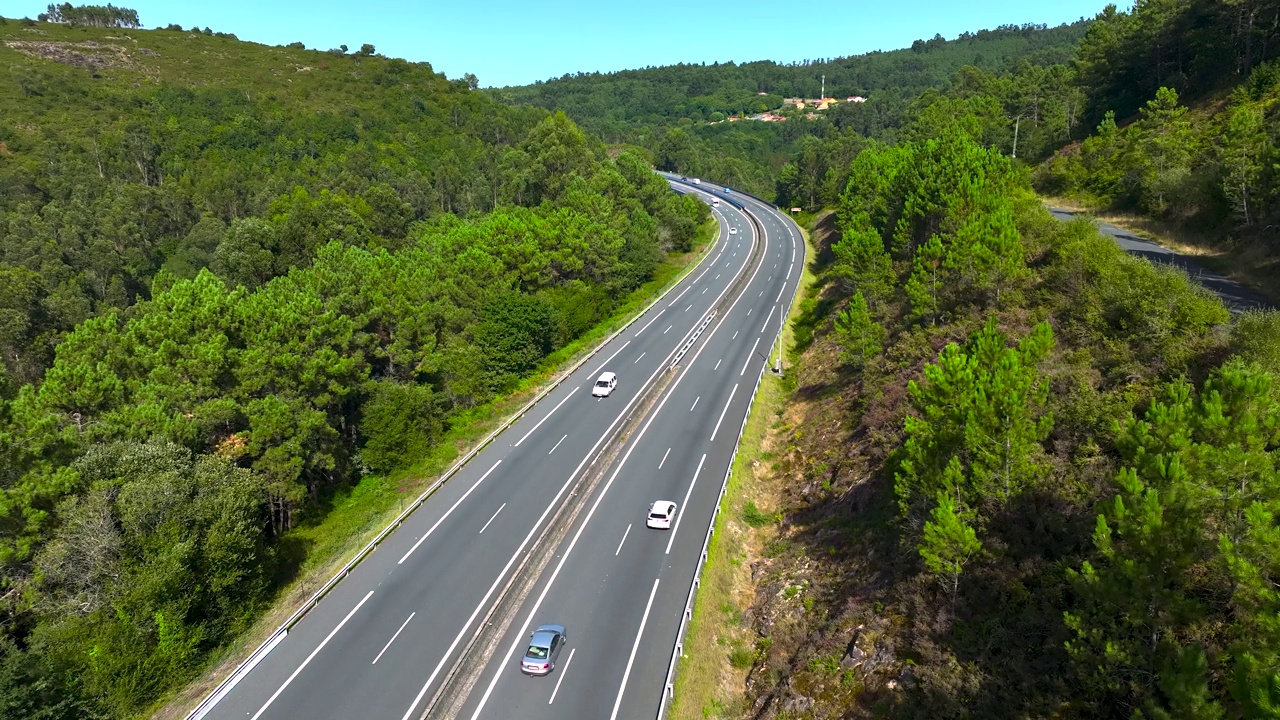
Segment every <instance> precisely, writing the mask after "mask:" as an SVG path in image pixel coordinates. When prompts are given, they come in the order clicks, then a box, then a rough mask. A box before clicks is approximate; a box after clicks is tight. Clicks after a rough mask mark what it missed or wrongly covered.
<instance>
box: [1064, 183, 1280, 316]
mask: <svg viewBox="0 0 1280 720" xmlns="http://www.w3.org/2000/svg"><path fill="white" fill-rule="evenodd" d="M1049 213H1050V214H1051V215H1053V216H1054V217H1055V218H1057V219H1059V220H1062V221H1070V220H1074V219H1075V218H1077V217H1089V216H1088V215H1084V214H1081V213H1077V212H1075V211H1073V210H1064V209H1062V208H1056V207H1050V208H1049ZM1094 224H1095V225H1097V227H1098V231H1099V232H1101V233H1102V234H1103V235H1106V236H1108V237H1110V238H1111V239H1112V240H1115V242H1116V244H1117V245H1119V246H1120V248H1121V249H1122V250H1124V251H1125V252H1127V253H1129V254H1130V255H1137V256H1139V257H1144V258H1146V259H1148V260H1150V261H1151V262H1153V263H1163V264H1165V265H1172V266H1174V267H1178V268H1181V269H1183V270H1185V271H1186V272H1187V274H1188V275H1190V276H1191V278H1192V279H1193V280H1195V281H1196V282H1198V283H1200V284H1201V285H1203V286H1204V287H1205V288H1207V289H1208V290H1209V291H1210V292H1212V293H1213V294H1215V295H1217V296H1218V297H1220V298H1222V302H1223V304H1225V305H1226V306H1227V309H1228V310H1230V311H1232V312H1241V311H1244V310H1270V309H1272V304H1271V301H1270V300H1268V299H1267V298H1266V297H1265V296H1264V295H1263V294H1262V293H1259V292H1257V291H1255V290H1252V289H1250V288H1248V287H1245V286H1244V285H1241V284H1240V283H1238V282H1236V281H1235V280H1231V279H1230V278H1225V277H1222V276H1221V275H1218V274H1217V273H1214V272H1212V271H1210V270H1209V269H1208V268H1206V267H1205V266H1203V265H1201V264H1200V263H1199V262H1197V261H1196V259H1195V258H1193V257H1189V256H1187V255H1181V254H1179V253H1176V252H1174V251H1172V250H1170V249H1169V248H1167V247H1164V246H1163V245H1157V244H1156V243H1154V242H1151V241H1150V240H1147V239H1145V238H1141V237H1138V236H1137V235H1134V234H1133V233H1131V232H1129V231H1128V230H1125V229H1123V228H1119V227H1116V226H1115V225H1112V224H1111V223H1105V222H1100V221H1098V220H1094Z"/></svg>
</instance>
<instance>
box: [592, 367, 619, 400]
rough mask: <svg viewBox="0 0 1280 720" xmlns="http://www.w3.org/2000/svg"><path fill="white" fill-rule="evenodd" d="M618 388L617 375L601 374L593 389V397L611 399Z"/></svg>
mask: <svg viewBox="0 0 1280 720" xmlns="http://www.w3.org/2000/svg"><path fill="white" fill-rule="evenodd" d="M616 387H618V376H617V375H615V374H613V373H611V372H603V373H600V377H599V378H597V379H596V384H595V385H594V386H593V387H592V388H591V397H598V398H603V397H609V396H610V395H612V394H613V389H614V388H616Z"/></svg>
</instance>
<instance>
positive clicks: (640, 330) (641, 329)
mask: <svg viewBox="0 0 1280 720" xmlns="http://www.w3.org/2000/svg"><path fill="white" fill-rule="evenodd" d="M666 311H667V309H666V308H662V309H661V310H659V311H658V314H657V315H654V316H653V317H652V318H649V322H647V323H645V324H644V327H642V328H640V329H639V330H638V331H637V332H636V334H635V335H632V336H631V337H640V333H642V332H644V331H645V330H648V329H649V326H650V325H652V324H654V323H655V322H657V321H658V318H659V317H662V313H664V312H666ZM610 359H612V358H610Z"/></svg>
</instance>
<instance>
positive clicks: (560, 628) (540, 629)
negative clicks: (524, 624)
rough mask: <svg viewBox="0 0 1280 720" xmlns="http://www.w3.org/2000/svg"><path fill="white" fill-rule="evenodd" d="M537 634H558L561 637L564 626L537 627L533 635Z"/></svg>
mask: <svg viewBox="0 0 1280 720" xmlns="http://www.w3.org/2000/svg"><path fill="white" fill-rule="evenodd" d="M538 633H559V634H561V635H563V634H564V626H563V625H539V626H538V629H537V630H534V631H533V634H534V635H537V634H538Z"/></svg>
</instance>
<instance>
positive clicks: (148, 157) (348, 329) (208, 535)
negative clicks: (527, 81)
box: [0, 7, 707, 718]
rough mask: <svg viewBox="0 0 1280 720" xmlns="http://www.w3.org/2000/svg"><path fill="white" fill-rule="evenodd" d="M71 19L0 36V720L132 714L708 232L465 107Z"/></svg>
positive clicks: (630, 176) (356, 59)
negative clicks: (344, 508)
mask: <svg viewBox="0 0 1280 720" xmlns="http://www.w3.org/2000/svg"><path fill="white" fill-rule="evenodd" d="M91 10H92V8H91ZM98 10H103V12H107V11H106V10H104V9H101V8H99V9H98ZM112 10H117V11H119V10H121V9H116V8H112ZM54 11H58V12H57V13H56V14H55V12H54ZM95 12H96V11H95ZM77 13H79V14H77ZM101 14H102V13H98V14H97V15H95V14H94V13H93V12H88V11H87V10H83V9H80V10H76V11H75V12H72V11H63V10H59V9H58V8H57V7H51V13H50V16H49V17H48V18H47V19H48V20H50V22H35V21H29V20H26V21H20V20H12V19H6V20H0V59H2V60H3V62H4V63H5V65H6V66H8V67H9V68H10V72H8V73H5V74H3V75H2V76H0V278H2V280H0V355H2V359H3V364H2V365H0V370H2V372H0V458H2V459H3V462H2V463H0V599H2V602H0V716H2V717H5V718H24V717H40V718H85V717H131V716H136V715H138V714H139V713H142V712H144V711H145V710H146V709H147V708H148V706H149V705H150V704H152V703H153V702H154V701H155V700H156V699H157V698H160V697H162V696H163V695H164V694H165V693H166V692H168V691H169V690H171V689H172V688H173V687H174V686H175V685H178V684H180V683H182V682H184V681H186V680H188V679H189V678H191V677H192V675H193V673H195V672H196V671H198V670H199V669H200V668H201V666H202V664H203V662H204V661H205V659H206V657H207V656H208V653H209V652H210V651H211V650H214V649H216V648H219V647H221V646H222V645H223V644H224V643H226V642H228V641H229V640H230V639H232V638H234V637H235V636H236V634H237V633H239V632H241V631H243V630H244V629H245V628H247V627H248V626H249V624H250V623H251V622H252V621H253V620H254V619H255V618H256V617H257V615H258V613H259V612H261V611H262V609H263V608H264V607H265V605H266V604H267V603H268V602H269V601H270V600H271V598H272V597H273V596H274V594H275V593H276V592H277V591H278V590H279V589H280V587H281V583H282V582H285V581H287V580H288V578H289V577H291V574H292V572H293V571H294V570H295V569H296V567H297V564H298V563H299V562H300V561H301V560H300V558H299V557H297V555H298V552H297V551H296V550H294V551H291V552H290V553H284V552H282V551H281V550H280V545H281V542H282V541H283V540H286V539H287V538H288V537H289V533H290V532H291V529H292V528H296V527H298V526H299V525H300V524H305V523H308V522H314V521H317V520H318V519H321V518H322V517H323V515H324V513H325V512H326V508H327V507H329V505H328V503H329V501H330V499H331V498H332V497H333V496H334V494H335V493H337V492H340V491H344V489H347V488H350V487H351V486H352V485H353V484H355V483H357V482H358V481H360V480H361V479H362V478H365V477H368V476H376V475H385V474H387V473H390V472H393V471H396V470H398V469H401V468H404V467H406V466H410V465H412V464H414V463H415V462H417V461H419V460H420V459H421V458H422V457H423V456H424V455H425V454H426V453H427V452H428V451H430V450H431V448H432V446H433V444H435V443H437V442H438V441H439V440H440V439H441V438H442V437H443V436H444V435H445V433H447V432H448V431H449V429H450V427H451V424H452V423H453V422H455V419H456V418H459V417H463V418H464V420H465V417H466V416H465V413H467V412H468V410H469V409H470V408H474V407H475V406H477V405H478V404H482V403H485V402H487V401H489V400H490V399H491V398H494V397H495V396H497V395H499V394H501V393H504V392H506V391H508V390H509V389H511V388H512V387H514V386H515V385H516V384H517V383H518V382H519V381H520V379H521V378H523V377H526V376H528V375H529V374H530V373H531V371H533V370H535V369H537V368H538V367H539V364H540V362H541V361H542V360H543V358H545V357H546V356H548V355H549V354H551V353H552V352H554V351H555V350H556V349H557V348H561V347H564V346H565V345H566V344H567V343H568V342H570V341H571V340H573V339H574V338H576V337H578V336H579V335H581V334H582V333H583V332H584V331H586V330H588V329H589V328H591V327H593V326H595V325H596V324H597V323H599V322H601V321H602V320H604V319H606V318H607V317H608V316H609V314H610V313H611V312H612V310H613V308H614V307H615V306H616V305H617V304H618V303H620V302H621V301H622V300H624V299H625V298H626V297H627V296H628V293H630V292H631V291H633V290H636V289H637V288H639V287H640V286H641V285H643V284H644V283H646V282H647V281H648V280H650V278H652V277H653V276H654V273H655V270H656V269H657V268H658V267H659V265H660V264H661V263H663V262H664V260H665V258H666V254H667V253H668V252H672V251H674V252H685V251H687V250H689V249H690V247H691V245H692V243H693V242H694V239H695V235H696V233H697V231H698V227H699V225H700V224H701V223H702V222H704V220H705V219H706V216H707V211H706V208H705V206H704V205H702V204H701V203H696V202H694V201H693V200H692V199H691V198H681V197H680V196H677V195H675V194H674V193H671V192H670V191H669V189H668V187H667V185H666V183H665V182H664V181H662V180H661V179H660V178H659V177H658V176H656V175H654V174H653V173H652V172H651V170H650V168H649V162H648V160H647V158H643V157H641V156H638V155H637V154H635V153H633V152H621V153H614V154H612V155H611V154H608V153H606V151H605V146H604V145H603V143H602V142H601V141H600V140H598V139H596V138H593V137H591V136H588V135H586V134H584V133H583V132H582V131H581V130H580V129H578V127H577V126H576V125H575V124H574V123H573V122H572V121H571V120H569V119H568V118H567V117H566V116H565V115H564V114H562V113H557V114H551V113H548V112H546V111H543V110H539V109H533V108H510V107H507V106H504V105H501V104H499V103H497V102H494V101H493V100H491V99H490V98H488V97H487V96H486V95H484V94H483V93H480V92H478V91H476V89H475V82H474V79H473V78H465V77H464V78H462V79H459V80H449V79H447V78H445V77H443V76H442V75H440V74H439V73H436V72H434V71H433V70H432V69H431V67H430V66H429V65H427V64H425V63H423V64H412V63H408V62H405V61H402V60H397V59H388V58H384V57H380V56H378V55H377V54H376V52H375V50H374V48H373V47H372V46H371V45H365V46H364V47H362V49H361V50H360V51H358V52H355V53H348V52H346V49H345V48H338V49H335V50H331V51H324V52H318V51H309V50H305V49H303V48H301V47H299V46H290V47H288V48H278V47H265V46H261V45H254V44H250V43H243V42H239V41H237V40H235V39H234V36H231V35H229V34H225V33H214V32H213V31H212V30H209V29H207V28H206V29H205V30H203V31H200V30H195V29H193V30H190V31H184V30H182V29H181V28H179V27H177V26H170V27H169V28H168V29H162V30H150V31H148V30H137V29H131V28H129V27H127V26H129V25H133V24H136V16H129V17H126V18H125V20H126V21H127V22H125V21H120V22H106V21H104V22H101V23H99V22H96V21H94V20H93V18H95V17H98V15H101ZM108 14H109V13H108ZM84 18H89V20H88V21H84V22H81V21H80V20H83V19H84ZM55 21H56V22H55ZM91 25H92V26H96V25H106V26H112V25H114V27H109V28H100V27H90V26H91ZM122 25H123V26H125V27H121V26H122ZM460 414H461V415H460Z"/></svg>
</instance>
